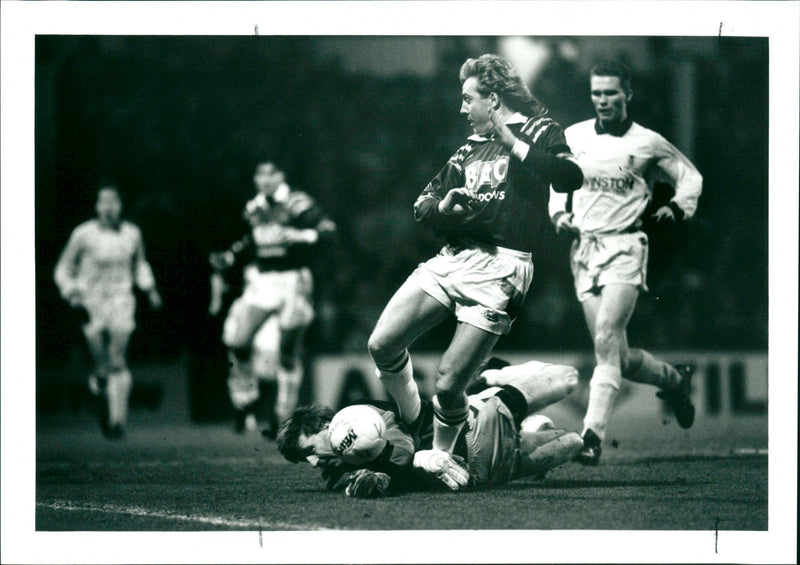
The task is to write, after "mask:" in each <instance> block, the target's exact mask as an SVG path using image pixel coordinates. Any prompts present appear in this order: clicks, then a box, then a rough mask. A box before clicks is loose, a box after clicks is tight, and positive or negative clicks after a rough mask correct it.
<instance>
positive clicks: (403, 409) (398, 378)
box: [375, 357, 422, 424]
mask: <svg viewBox="0 0 800 565" xmlns="http://www.w3.org/2000/svg"><path fill="white" fill-rule="evenodd" d="M375 374H376V375H377V376H378V378H379V379H380V380H381V382H382V383H383V386H384V387H386V392H388V393H389V396H391V397H392V400H394V402H395V404H397V409H398V410H399V411H400V417H401V418H402V419H403V421H404V422H405V423H406V424H412V423H414V420H416V419H417V416H419V412H420V410H421V408H422V401H421V400H420V397H419V387H417V382H416V381H415V380H414V369H413V368H412V366H411V357H409V358H408V362H407V363H406V364H405V365H404V366H403V367H402V368H401V369H400V370H399V371H397V372H392V371H387V370H385V369H375Z"/></svg>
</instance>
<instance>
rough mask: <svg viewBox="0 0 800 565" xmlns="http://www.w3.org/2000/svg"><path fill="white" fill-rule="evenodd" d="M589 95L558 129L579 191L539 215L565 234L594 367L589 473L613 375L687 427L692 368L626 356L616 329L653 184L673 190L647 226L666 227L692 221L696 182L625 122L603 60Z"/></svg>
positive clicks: (638, 288) (623, 86) (622, 327)
mask: <svg viewBox="0 0 800 565" xmlns="http://www.w3.org/2000/svg"><path fill="white" fill-rule="evenodd" d="M590 90H591V99H592V104H593V105H594V109H595V112H596V114H597V117H596V118H595V119H591V120H586V121H584V122H580V123H577V124H575V125H573V126H570V127H569V128H567V129H566V130H565V134H566V138H567V143H568V144H569V146H570V148H571V149H572V151H573V154H574V155H575V158H576V159H577V160H578V164H579V165H580V166H581V169H583V174H584V181H583V186H582V187H581V189H580V190H577V191H575V192H574V193H573V194H572V195H571V203H570V202H569V199H568V198H567V197H566V195H564V194H559V193H557V192H555V191H553V192H552V193H551V199H550V204H549V208H550V216H551V218H552V221H553V224H554V225H555V227H556V231H557V232H558V233H568V234H573V235H574V236H575V241H574V242H573V244H572V249H571V251H570V266H571V269H572V274H573V276H574V279H575V290H576V293H577V296H578V299H579V300H580V302H581V305H582V306H583V312H584V315H585V318H586V323H587V325H588V328H589V332H590V333H591V336H592V340H593V342H594V352H595V361H596V366H595V369H594V372H593V374H592V379H591V382H590V395H589V406H588V408H587V411H586V415H585V417H584V425H583V440H584V448H583V450H582V451H581V452H580V453H579V455H578V457H577V458H576V459H577V461H579V462H580V463H583V464H585V465H597V464H598V462H599V459H600V453H601V447H600V444H601V442H602V440H603V439H604V438H605V434H606V426H607V424H608V421H609V419H610V416H611V412H612V410H613V407H614V402H615V399H616V397H617V393H618V391H619V386H620V383H621V379H622V378H623V377H624V378H626V379H629V380H631V381H635V382H640V383H646V384H650V385H654V386H657V387H659V388H660V389H661V390H660V391H659V393H658V395H659V396H660V397H661V398H664V399H665V400H666V401H667V403H668V404H669V405H670V406H671V407H672V409H673V410H674V413H675V417H676V420H677V421H678V424H679V425H680V426H681V427H683V428H689V427H691V425H692V423H693V422H694V406H693V405H692V401H691V397H690V393H691V377H692V370H693V369H692V368H691V367H687V366H679V367H673V366H671V365H669V364H667V363H665V362H663V361H661V360H659V359H656V358H655V357H654V356H653V355H651V354H650V353H648V352H647V351H644V350H642V349H631V348H629V346H628V338H627V334H626V328H627V324H628V322H629V321H630V319H631V316H632V315H633V311H634V308H635V307H636V300H637V298H638V296H639V293H640V292H642V291H646V290H647V284H646V278H647V260H648V238H647V235H646V234H645V233H644V232H643V231H641V229H640V228H641V225H642V221H641V217H642V215H643V214H644V212H645V209H646V208H647V206H648V204H649V203H650V200H651V198H652V195H653V185H654V183H655V182H665V183H668V184H670V185H672V186H673V187H674V196H673V197H672V199H671V201H670V202H669V204H668V205H665V206H662V207H661V208H659V209H658V210H656V212H655V214H654V218H655V219H656V221H657V222H676V221H679V220H683V219H689V218H691V217H692V216H693V215H694V213H695V210H696V209H697V201H698V198H699V196H700V193H701V191H702V180H703V179H702V177H701V175H700V173H699V172H698V171H697V169H696V168H695V167H694V165H693V164H692V163H691V162H690V161H689V159H687V158H686V157H685V156H684V155H683V154H682V153H681V152H680V151H679V150H678V149H677V148H675V146H673V145H672V144H671V143H670V142H668V141H667V140H666V139H664V137H662V136H661V135H660V134H658V133H656V132H654V131H652V130H649V129H647V128H645V127H643V126H641V125H639V124H637V123H636V122H633V121H632V120H631V118H630V117H629V116H628V108H627V105H628V102H629V101H630V100H631V98H632V96H633V91H632V89H631V81H630V72H629V70H628V69H627V67H625V66H624V65H621V64H617V63H613V62H610V63H602V64H600V65H597V66H595V67H594V68H593V69H592V70H591V73H590Z"/></svg>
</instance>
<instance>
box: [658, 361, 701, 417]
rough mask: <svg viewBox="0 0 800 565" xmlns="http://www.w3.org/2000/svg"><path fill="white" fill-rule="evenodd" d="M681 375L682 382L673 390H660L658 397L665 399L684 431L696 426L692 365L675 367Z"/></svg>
mask: <svg viewBox="0 0 800 565" xmlns="http://www.w3.org/2000/svg"><path fill="white" fill-rule="evenodd" d="M675 369H676V370H677V371H678V373H680V375H681V382H680V383H679V384H678V386H677V387H675V388H674V389H672V390H660V391H658V392H657V393H656V396H658V397H659V398H661V399H663V400H664V401H665V402H666V403H667V405H668V406H669V407H670V408H672V411H673V412H674V413H675V419H676V420H677V421H678V425H679V426H680V427H682V428H684V429H686V428H691V427H692V424H694V404H692V376H693V375H694V367H693V366H692V365H675Z"/></svg>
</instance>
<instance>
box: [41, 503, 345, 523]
mask: <svg viewBox="0 0 800 565" xmlns="http://www.w3.org/2000/svg"><path fill="white" fill-rule="evenodd" d="M36 506H40V507H42V508H49V509H51V510H67V511H73V512H102V513H105V514H124V515H127V516H142V517H146V518H162V519H164V520H176V521H180V522H195V523H198V524H210V525H213V526H227V527H231V528H245V529H248V530H254V531H256V530H257V531H262V530H298V531H312V530H313V531H320V530H332V529H335V528H326V527H323V526H319V525H317V524H305V525H303V524H290V523H286V522H270V521H263V520H234V519H230V518H223V517H221V516H199V515H187V514H175V513H173V512H162V511H159V510H148V509H146V508H140V507H138V506H117V505H115V504H101V505H96V504H86V503H74V502H69V501H63V500H59V501H55V502H37V503H36Z"/></svg>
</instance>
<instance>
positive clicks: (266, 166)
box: [253, 163, 286, 196]
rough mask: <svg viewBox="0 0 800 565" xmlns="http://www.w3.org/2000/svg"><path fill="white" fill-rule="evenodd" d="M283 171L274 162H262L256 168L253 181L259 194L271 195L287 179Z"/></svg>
mask: <svg viewBox="0 0 800 565" xmlns="http://www.w3.org/2000/svg"><path fill="white" fill-rule="evenodd" d="M285 180H286V179H285V176H284V174H283V171H281V170H280V169H279V168H278V167H276V166H275V165H273V164H272V163H262V164H260V165H259V166H258V167H257V168H256V173H255V175H254V176H253V182H254V183H255V185H256V190H257V191H258V192H259V194H263V195H265V196H270V195H272V193H274V192H275V190H277V188H278V187H279V186H280V185H281V184H283V182H284V181H285Z"/></svg>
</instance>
